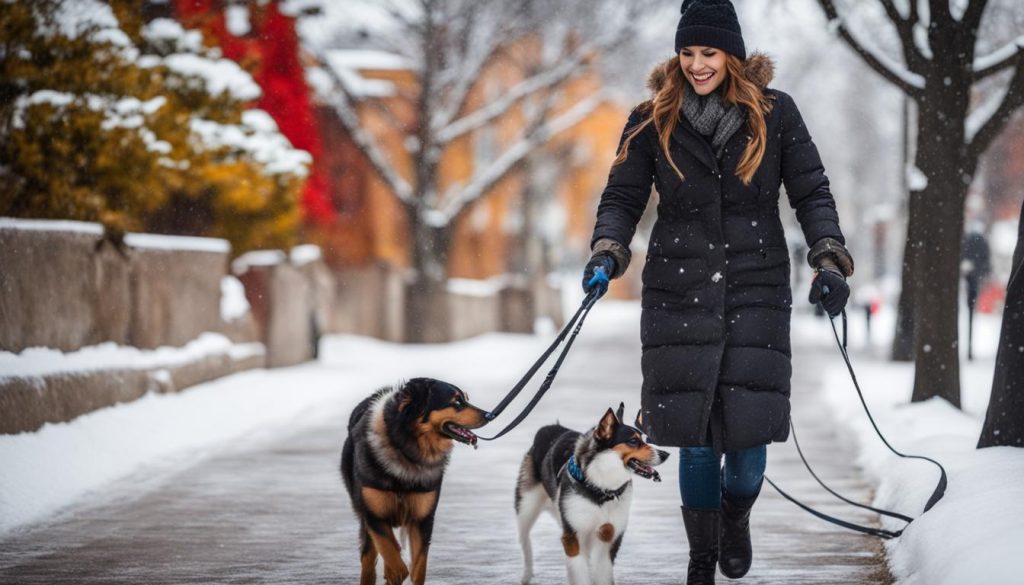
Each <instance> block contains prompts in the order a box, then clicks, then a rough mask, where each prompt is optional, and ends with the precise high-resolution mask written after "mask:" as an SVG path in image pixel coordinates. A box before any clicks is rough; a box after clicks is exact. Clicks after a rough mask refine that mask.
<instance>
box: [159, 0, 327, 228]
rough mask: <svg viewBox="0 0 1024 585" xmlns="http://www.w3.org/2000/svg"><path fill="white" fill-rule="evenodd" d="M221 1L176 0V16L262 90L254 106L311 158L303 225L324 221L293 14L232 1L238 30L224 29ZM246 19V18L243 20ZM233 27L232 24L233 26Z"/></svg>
mask: <svg viewBox="0 0 1024 585" xmlns="http://www.w3.org/2000/svg"><path fill="white" fill-rule="evenodd" d="M228 8H229V7H227V6H226V3H225V2H223V0H177V2H176V10H177V17H178V19H179V20H181V21H182V22H183V23H185V24H186V26H189V27H197V28H201V29H202V30H203V31H204V32H205V33H206V36H207V38H213V39H216V41H217V44H218V45H219V46H220V48H221V50H222V51H223V52H224V56H225V57H227V58H229V59H232V60H233V61H236V62H238V63H239V64H240V65H242V67H243V68H245V69H248V70H249V71H250V73H252V76H253V78H255V79H256V82H257V83H258V84H259V86H260V88H261V89H262V90H263V95H262V96H261V97H260V99H259V100H258V102H257V104H256V105H257V107H259V108H261V109H263V110H266V111H267V112H268V113H270V115H271V116H272V117H273V118H274V121H275V122H277V125H278V127H279V128H280V129H281V133H282V134H284V135H285V136H286V137H287V138H288V140H290V141H291V143H292V145H293V146H294V147H295V148H299V149H302V150H305V151H306V152H308V153H309V154H310V155H312V156H313V168H312V172H311V173H310V176H309V178H308V180H307V181H306V187H305V191H304V192H303V196H302V208H303V212H304V218H305V220H306V222H307V223H313V224H321V225H322V224H327V223H330V222H331V221H332V220H333V218H334V210H333V208H332V206H331V203H330V198H329V195H328V189H327V181H326V179H325V176H324V171H323V168H322V154H323V146H322V143H321V140H320V136H319V134H318V132H317V124H316V119H315V117H314V113H313V107H312V104H311V100H310V90H309V86H308V85H307V84H306V79H305V73H304V69H303V67H302V62H301V60H300V55H299V38H298V34H297V33H296V31H295V16H292V15H288V14H284V13H283V12H282V11H281V7H280V3H279V2H278V1H277V0H273V1H271V2H261V1H256V0H250V1H249V2H243V3H235V4H233V5H232V6H231V7H230V9H233V10H239V11H242V12H241V15H239V16H238V18H241V19H242V20H243V23H242V24H243V25H247V26H245V28H244V29H242V30H239V29H235V30H229V22H228V17H227V10H228ZM246 21H247V22H246ZM235 26H237V24H236V25H235Z"/></svg>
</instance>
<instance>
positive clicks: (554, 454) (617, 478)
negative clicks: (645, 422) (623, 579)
mask: <svg viewBox="0 0 1024 585" xmlns="http://www.w3.org/2000/svg"><path fill="white" fill-rule="evenodd" d="M623 410H624V407H623V405H621V404H620V405H619V410H618V412H613V411H612V409H610V408H609V409H608V412H606V413H605V415H604V416H603V417H601V421H600V422H599V423H598V424H597V426H596V427H594V428H593V429H591V430H589V431H587V432H586V433H579V432H576V431H573V430H571V429H567V428H565V427H563V426H561V425H549V426H546V427H543V428H541V429H540V430H538V431H537V434H536V436H535V437H534V439H533V446H532V447H531V448H530V450H529V451H527V453H526V456H525V457H524V458H523V463H522V466H521V467H520V469H519V480H518V482H517V483H516V519H517V520H518V524H519V542H520V544H521V545H522V547H523V577H522V583H523V584H524V585H525V584H527V583H529V582H530V579H532V578H533V549H532V546H531V545H530V529H531V528H532V527H533V524H534V523H535V522H536V521H537V517H538V516H539V515H540V513H541V512H542V511H544V510H548V511H550V512H553V513H554V514H555V516H556V518H558V521H559V524H561V525H562V547H563V548H564V550H565V562H566V571H567V581H568V583H569V584H570V585H611V584H612V583H614V582H615V580H614V576H613V573H612V567H613V565H614V563H615V556H616V554H617V553H618V551H619V546H620V545H621V544H622V536H623V534H625V532H626V524H627V523H628V521H629V507H630V503H631V501H632V498H633V479H632V477H633V475H634V474H636V475H639V476H641V477H646V478H651V479H654V480H655V481H661V478H660V477H659V476H658V472H657V471H655V470H654V466H656V465H660V464H661V463H662V462H664V461H665V459H667V458H668V453H666V452H664V451H661V450H659V449H655V448H653V447H652V446H650V445H648V444H647V443H646V442H644V439H643V434H642V433H641V432H640V430H639V429H638V428H637V427H640V426H641V425H640V421H639V415H637V423H636V427H632V426H629V425H627V424H625V423H623V422H622V415H623Z"/></svg>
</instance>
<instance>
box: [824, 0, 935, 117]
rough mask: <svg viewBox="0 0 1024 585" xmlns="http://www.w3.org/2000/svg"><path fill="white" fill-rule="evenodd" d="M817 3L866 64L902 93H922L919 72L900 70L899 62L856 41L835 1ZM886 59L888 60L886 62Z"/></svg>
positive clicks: (921, 78)
mask: <svg viewBox="0 0 1024 585" xmlns="http://www.w3.org/2000/svg"><path fill="white" fill-rule="evenodd" d="M818 4H819V5H820V6H821V9H822V10H823V11H824V12H825V16H826V17H827V18H828V20H829V26H830V27H835V28H836V32H838V33H839V36H840V37H841V38H842V39H843V40H844V41H846V44H847V45H849V46H850V48H852V49H853V50H854V51H856V52H857V54H858V55H860V57H861V59H863V60H864V62H865V63H867V64H868V66H870V67H871V68H872V69H874V70H875V72H876V73H878V74H879V75H881V76H882V77H883V78H885V79H886V80H887V81H889V82H890V83H892V84H893V85H895V86H896V87H898V88H900V89H901V90H902V91H903V93H905V94H907V95H908V96H910V97H912V98H914V99H918V98H920V97H921V96H922V94H923V91H922V90H923V89H924V83H925V82H924V78H923V77H921V76H920V75H919V74H917V73H914V72H912V71H906V70H902V69H901V68H900V66H899V64H897V63H894V62H892V61H891V60H889V59H888V58H887V57H885V56H884V55H882V54H881V53H877V52H874V51H871V50H869V49H868V48H866V46H865V45H864V44H862V43H861V42H860V41H858V40H857V39H856V38H855V37H854V36H853V34H852V33H851V32H850V30H849V29H848V28H847V27H846V24H845V23H844V22H843V19H842V18H840V16H839V13H838V11H837V10H836V7H835V3H833V2H832V0H818ZM886 61H889V62H888V63H886Z"/></svg>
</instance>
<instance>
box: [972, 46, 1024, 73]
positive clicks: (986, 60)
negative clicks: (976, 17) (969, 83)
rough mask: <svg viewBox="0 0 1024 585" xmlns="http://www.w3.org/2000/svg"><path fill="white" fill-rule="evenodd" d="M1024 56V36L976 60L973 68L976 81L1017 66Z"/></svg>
mask: <svg viewBox="0 0 1024 585" xmlns="http://www.w3.org/2000/svg"><path fill="white" fill-rule="evenodd" d="M1021 55H1024V35H1021V36H1019V37H1017V38H1016V39H1014V40H1013V41H1012V42H1009V43H1007V44H1006V45H1004V46H1003V47H1001V48H999V49H997V50H995V51H993V52H992V53H989V54H988V55H985V56H983V57H978V58H977V59H975V60H974V66H973V67H972V68H971V69H972V71H973V73H974V80H975V81H978V80H980V79H984V78H986V77H988V76H989V75H992V74H994V73H998V72H1000V71H1002V70H1003V69H1006V68H1007V67H1010V66H1011V65H1013V64H1015V63H1016V62H1017V61H1018V60H1019V59H1020V58H1021Z"/></svg>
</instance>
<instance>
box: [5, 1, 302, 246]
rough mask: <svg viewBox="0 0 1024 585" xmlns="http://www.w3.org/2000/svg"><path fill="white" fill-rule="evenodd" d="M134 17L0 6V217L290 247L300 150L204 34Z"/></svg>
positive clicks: (70, 6)
mask: <svg viewBox="0 0 1024 585" xmlns="http://www.w3.org/2000/svg"><path fill="white" fill-rule="evenodd" d="M140 14H142V10H141V2H139V1H138V0H115V1H113V2H109V3H106V2H99V1H98V0H40V1H33V2H28V1H15V2H0V46H2V47H3V48H0V183H2V184H3V186H2V187H0V189H2V191H0V215H9V216H16V217H37V218H61V219H78V220H85V221H98V222H101V223H103V225H104V226H106V228H107V229H108V231H109V232H112V233H114V234H117V233H120V232H124V231H128V230H139V231H141V230H148V231H156V232H161V233H177V234H188V235H208V236H217V237H224V238H227V239H228V240H230V241H231V242H232V244H233V248H234V251H235V253H240V252H243V251H245V250H248V249H252V248H257V247H287V246H289V245H291V244H292V243H293V241H294V238H295V234H296V230H297V227H298V223H299V213H298V197H299V193H300V191H301V188H302V184H303V180H304V177H305V166H306V164H308V162H309V157H308V155H306V154H305V153H303V152H301V151H297V150H295V149H293V148H292V147H291V145H290V143H288V141H287V139H285V138H284V136H282V135H281V134H280V132H278V131H277V128H276V125H275V124H274V123H273V120H271V119H270V117H269V116H268V115H267V114H266V113H265V112H262V111H260V110H253V109H247V106H248V105H249V104H250V103H251V102H252V101H253V100H254V99H255V98H257V97H258V96H259V87H258V86H257V85H256V84H255V82H254V81H253V80H252V77H251V76H249V75H248V74H247V73H245V72H244V71H242V70H241V69H239V68H238V66H237V65H236V64H234V63H233V62H231V61H229V60H226V59H221V58H219V55H217V52H216V49H211V48H208V47H206V46H204V44H203V40H202V36H201V34H200V33H199V32H197V31H186V30H184V29H182V28H181V26H180V25H178V24H177V23H176V22H174V21H171V20H168V19H157V20H154V21H152V22H149V23H145V22H143V21H142V20H141V18H140V17H139V15H140Z"/></svg>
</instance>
